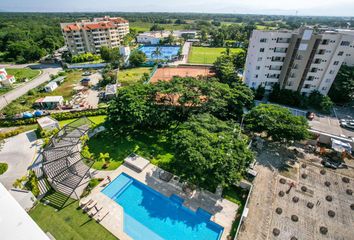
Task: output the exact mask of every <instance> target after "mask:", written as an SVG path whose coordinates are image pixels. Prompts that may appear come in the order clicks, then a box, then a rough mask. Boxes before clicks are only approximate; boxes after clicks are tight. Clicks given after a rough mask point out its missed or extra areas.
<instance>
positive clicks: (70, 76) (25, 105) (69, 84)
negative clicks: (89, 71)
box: [1, 70, 82, 116]
mask: <svg viewBox="0 0 354 240" xmlns="http://www.w3.org/2000/svg"><path fill="white" fill-rule="evenodd" d="M81 75H82V71H79V70H75V71H69V72H67V73H66V74H65V76H66V78H65V81H64V83H62V84H61V85H60V86H59V87H58V88H56V89H55V90H54V91H53V92H49V93H47V92H44V91H43V87H44V85H45V84H47V83H44V84H42V85H41V86H39V87H37V88H35V89H32V90H31V91H29V92H28V93H27V94H25V95H23V96H21V97H20V98H18V99H16V100H15V101H13V102H11V103H10V104H9V105H7V106H6V107H5V108H4V109H2V110H1V113H4V114H6V115H7V116H14V115H15V114H18V113H22V112H26V111H33V110H35V107H34V106H33V104H34V103H35V101H36V100H37V99H39V98H41V97H45V96H63V97H64V99H65V100H70V99H71V97H72V96H73V95H74V93H75V92H74V91H73V84H76V83H78V82H79V81H80V80H81V78H82V76H81Z"/></svg>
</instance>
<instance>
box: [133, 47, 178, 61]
mask: <svg viewBox="0 0 354 240" xmlns="http://www.w3.org/2000/svg"><path fill="white" fill-rule="evenodd" d="M156 48H157V46H142V47H140V48H139V50H140V51H142V52H143V53H145V55H146V58H147V59H148V60H156V59H165V60H170V59H172V58H173V57H175V56H177V55H178V50H179V49H180V47H178V46H158V48H159V49H160V52H161V55H159V56H156V55H155V54H154V51H155V50H156Z"/></svg>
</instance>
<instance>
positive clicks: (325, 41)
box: [321, 39, 329, 45]
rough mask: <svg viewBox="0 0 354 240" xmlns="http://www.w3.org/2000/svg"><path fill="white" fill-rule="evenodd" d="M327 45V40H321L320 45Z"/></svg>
mask: <svg viewBox="0 0 354 240" xmlns="http://www.w3.org/2000/svg"><path fill="white" fill-rule="evenodd" d="M328 43H329V40H328V39H323V40H322V43H321V44H322V45H328Z"/></svg>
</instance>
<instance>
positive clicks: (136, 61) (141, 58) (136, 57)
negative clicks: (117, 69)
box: [129, 50, 146, 67]
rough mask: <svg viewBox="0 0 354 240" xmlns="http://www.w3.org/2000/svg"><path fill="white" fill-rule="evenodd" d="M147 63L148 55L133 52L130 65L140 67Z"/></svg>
mask: <svg viewBox="0 0 354 240" xmlns="http://www.w3.org/2000/svg"><path fill="white" fill-rule="evenodd" d="M145 61H146V55H145V53H143V52H142V51H140V50H138V51H133V52H132V53H131V54H130V57H129V63H130V65H131V66H132V67H139V66H140V65H141V64H143V63H144V62H145Z"/></svg>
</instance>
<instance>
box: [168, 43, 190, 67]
mask: <svg viewBox="0 0 354 240" xmlns="http://www.w3.org/2000/svg"><path fill="white" fill-rule="evenodd" d="M191 47H192V43H191V42H185V43H184V44H183V47H182V54H181V55H182V56H183V58H182V60H179V61H175V62H173V63H169V64H168V65H171V66H178V65H180V64H186V63H187V61H188V55H189V49H190V48H191Z"/></svg>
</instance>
